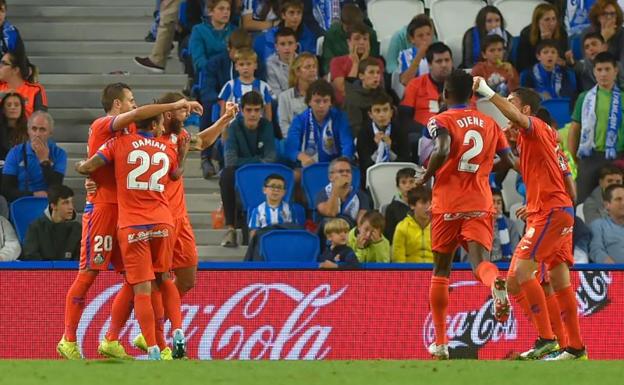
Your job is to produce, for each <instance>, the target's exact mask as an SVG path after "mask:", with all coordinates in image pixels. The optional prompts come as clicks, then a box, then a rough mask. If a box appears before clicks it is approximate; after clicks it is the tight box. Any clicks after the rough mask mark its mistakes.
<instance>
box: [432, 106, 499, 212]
mask: <svg viewBox="0 0 624 385" xmlns="http://www.w3.org/2000/svg"><path fill="white" fill-rule="evenodd" d="M427 129H428V132H429V135H430V136H431V137H432V138H435V137H436V136H437V134H438V131H439V130H440V129H445V130H446V131H447V132H448V133H449V135H450V137H451V149H450V153H449V156H448V159H447V160H446V162H445V163H444V165H442V167H440V169H438V171H437V172H436V174H435V181H434V184H433V199H432V207H431V210H432V212H433V213H434V214H443V213H461V212H472V211H481V212H493V211H494V208H493V205H492V192H491V189H490V183H489V176H490V172H491V171H492V166H493V165H494V157H495V155H496V153H500V154H502V153H505V152H507V151H510V149H509V144H508V143H507V139H506V138H505V135H504V134H503V132H502V130H501V129H500V127H499V126H498V124H496V122H495V121H494V120H493V119H492V118H490V117H489V116H487V115H485V114H483V113H481V112H479V111H477V110H472V109H465V108H457V109H449V110H448V111H445V112H443V113H441V114H438V115H436V116H434V117H432V118H431V119H429V123H428V124H427Z"/></svg>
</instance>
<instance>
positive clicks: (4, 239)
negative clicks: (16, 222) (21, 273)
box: [0, 216, 22, 262]
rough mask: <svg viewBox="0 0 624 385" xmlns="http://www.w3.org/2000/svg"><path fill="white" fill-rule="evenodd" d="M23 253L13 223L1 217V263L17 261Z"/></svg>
mask: <svg viewBox="0 0 624 385" xmlns="http://www.w3.org/2000/svg"><path fill="white" fill-rule="evenodd" d="M21 253H22V247H21V246H20V243H19V239H17V234H16V233H15V229H14V228H13V225H12V224H11V222H9V220H8V219H6V218H5V217H4V216H0V262H11V261H15V260H16V259H17V258H18V257H19V256H20V254H21Z"/></svg>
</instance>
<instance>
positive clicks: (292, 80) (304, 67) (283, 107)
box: [277, 52, 318, 138]
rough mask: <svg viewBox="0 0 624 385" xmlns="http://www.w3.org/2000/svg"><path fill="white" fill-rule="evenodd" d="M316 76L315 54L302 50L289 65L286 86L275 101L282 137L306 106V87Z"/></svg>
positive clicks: (286, 135) (316, 63)
mask: <svg viewBox="0 0 624 385" xmlns="http://www.w3.org/2000/svg"><path fill="white" fill-rule="evenodd" d="M317 78H318V60H317V58H316V56H315V55H313V54H311V53H308V52H304V53H302V54H300V55H298V56H297V58H296V59H295V61H294V62H293V63H292V65H291V66H290V73H289V74H288V86H289V87H290V88H288V89H287V90H286V91H284V92H282V93H281V94H280V96H279V98H278V100H279V102H278V103H277V117H278V119H279V126H280V129H281V130H282V137H283V138H287V137H288V130H289V129H290V125H291V124H292V121H293V119H294V118H295V116H297V115H299V114H300V113H302V112H303V111H305V110H306V108H308V106H307V105H306V102H305V95H306V93H307V92H308V87H310V84H312V83H313V82H314V81H315V80H317Z"/></svg>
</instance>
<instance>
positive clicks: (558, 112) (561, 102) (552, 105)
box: [542, 98, 572, 128]
mask: <svg viewBox="0 0 624 385" xmlns="http://www.w3.org/2000/svg"><path fill="white" fill-rule="evenodd" d="M542 107H544V108H545V109H547V110H548V112H550V116H552V118H553V119H554V120H555V121H556V122H557V127H558V128H563V126H565V125H566V124H568V123H569V122H570V121H571V120H572V119H571V117H570V114H571V111H570V99H569V98H559V99H549V100H544V101H543V102H542Z"/></svg>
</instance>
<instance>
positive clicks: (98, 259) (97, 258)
mask: <svg viewBox="0 0 624 385" xmlns="http://www.w3.org/2000/svg"><path fill="white" fill-rule="evenodd" d="M93 263H95V264H96V265H101V264H103V263H104V257H103V256H102V254H100V253H98V254H97V255H96V256H95V258H93Z"/></svg>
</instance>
